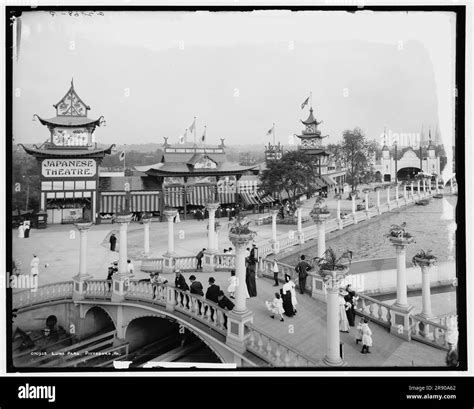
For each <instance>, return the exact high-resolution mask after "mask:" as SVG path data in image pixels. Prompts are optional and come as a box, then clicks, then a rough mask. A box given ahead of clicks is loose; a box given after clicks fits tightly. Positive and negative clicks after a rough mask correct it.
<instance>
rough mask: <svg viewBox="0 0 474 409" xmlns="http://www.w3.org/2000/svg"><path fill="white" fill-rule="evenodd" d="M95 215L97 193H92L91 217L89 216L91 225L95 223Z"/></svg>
mask: <svg viewBox="0 0 474 409" xmlns="http://www.w3.org/2000/svg"><path fill="white" fill-rule="evenodd" d="M97 183H98V182H97ZM96 214H97V193H96V192H95V191H94V192H92V215H91V221H92V223H95V221H96V217H95V216H96Z"/></svg>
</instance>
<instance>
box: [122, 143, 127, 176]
mask: <svg viewBox="0 0 474 409" xmlns="http://www.w3.org/2000/svg"><path fill="white" fill-rule="evenodd" d="M126 146H127V144H124V145H123V176H125V147H126Z"/></svg>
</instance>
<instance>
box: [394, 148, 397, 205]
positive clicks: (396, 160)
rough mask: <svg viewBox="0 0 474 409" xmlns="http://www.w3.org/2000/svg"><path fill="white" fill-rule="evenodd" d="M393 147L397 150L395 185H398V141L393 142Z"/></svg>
mask: <svg viewBox="0 0 474 409" xmlns="http://www.w3.org/2000/svg"><path fill="white" fill-rule="evenodd" d="M393 146H394V148H395V183H396V184H397V185H398V152H397V148H398V143H397V141H395V142H393ZM397 200H398V196H397Z"/></svg>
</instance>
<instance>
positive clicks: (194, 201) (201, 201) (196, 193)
mask: <svg viewBox="0 0 474 409" xmlns="http://www.w3.org/2000/svg"><path fill="white" fill-rule="evenodd" d="M188 189H189V190H188V194H187V198H186V203H187V204H189V205H194V206H205V205H206V202H207V201H208V199H209V198H213V197H214V190H213V186H210V185H196V186H192V188H191V187H189V188H188Z"/></svg>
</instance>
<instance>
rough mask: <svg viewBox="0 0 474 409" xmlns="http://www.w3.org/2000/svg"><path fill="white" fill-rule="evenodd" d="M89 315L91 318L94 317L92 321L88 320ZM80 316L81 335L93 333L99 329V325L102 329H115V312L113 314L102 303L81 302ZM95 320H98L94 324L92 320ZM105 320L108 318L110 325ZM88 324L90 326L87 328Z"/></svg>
mask: <svg viewBox="0 0 474 409" xmlns="http://www.w3.org/2000/svg"><path fill="white" fill-rule="evenodd" d="M91 315H93V318H94V320H93V322H92V323H90V321H89V320H88V318H89V317H91ZM80 317H81V318H82V325H81V336H82V337H86V336H87V335H89V334H90V333H93V332H94V331H95V330H100V329H101V328H100V327H101V326H102V327H103V329H104V330H112V329H117V319H116V314H114V313H113V312H112V311H110V310H109V309H108V308H107V307H106V306H103V305H97V304H90V305H87V304H86V305H83V304H81V311H80ZM96 320H98V324H97V323H96V324H94V321H96ZM107 320H109V322H110V325H107ZM89 325H91V326H90V328H88V326H89ZM112 327H113V328H112ZM95 332H97V331H95Z"/></svg>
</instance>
